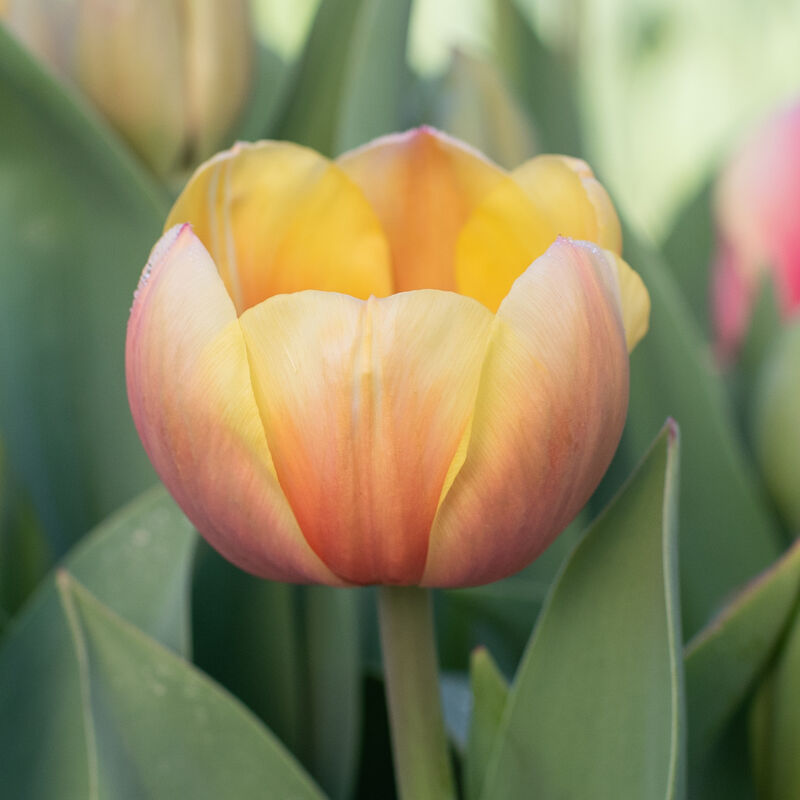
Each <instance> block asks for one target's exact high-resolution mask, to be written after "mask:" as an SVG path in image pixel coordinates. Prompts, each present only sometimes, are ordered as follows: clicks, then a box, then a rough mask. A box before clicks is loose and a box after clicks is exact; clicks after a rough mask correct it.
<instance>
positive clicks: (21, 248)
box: [0, 26, 166, 555]
mask: <svg viewBox="0 0 800 800" xmlns="http://www.w3.org/2000/svg"><path fill="white" fill-rule="evenodd" d="M0 119H2V124H0V173H2V175H3V180H2V181H0V252H2V253H3V257H2V259H0V284H2V287H3V289H2V291H1V292H0V341H2V342H3V346H2V347H0V374H1V375H3V376H4V379H3V380H2V381H0V435H2V438H3V441H4V444H5V446H6V455H7V458H8V460H9V462H10V463H11V465H12V467H13V469H14V470H15V472H16V473H17V475H18V476H19V479H20V481H21V483H22V484H23V486H24V488H25V489H26V490H27V491H28V492H29V493H30V496H31V498H32V501H33V503H34V507H35V510H36V513H37V515H38V517H39V518H40V519H41V521H42V524H43V526H44V528H45V531H46V533H47V535H48V538H49V539H50V541H51V542H52V547H53V550H54V551H55V554H56V555H60V554H62V553H63V552H64V551H65V550H66V549H67V547H68V545H69V544H70V543H71V542H72V541H74V539H75V538H77V537H78V536H79V535H81V534H83V533H84V532H85V531H86V530H87V528H89V527H90V526H91V525H92V524H94V523H95V522H97V521H98V520H99V519H101V518H102V517H104V516H105V515H106V514H108V513H110V512H111V511H112V510H113V509H114V508H116V507H117V506H118V505H119V504H120V503H122V502H124V501H125V500H128V499H129V498H130V497H131V496H132V495H134V494H136V493H137V492H139V491H141V490H142V489H144V488H145V487H146V486H148V485H149V484H152V482H153V480H154V475H153V473H152V470H151V468H150V465H149V463H148V461H147V458H146V456H145V454H144V451H143V450H142V447H141V445H140V443H139V440H138V437H137V435H136V431H135V430H134V427H133V424H132V422H131V419H130V414H129V412H128V407H127V401H126V396H125V380H124V364H123V352H124V347H123V344H124V340H125V325H126V320H127V317H128V309H129V308H130V303H131V297H132V292H133V289H134V288H135V286H136V282H137V278H138V274H139V272H140V271H141V269H142V267H143V266H144V263H145V261H146V260H147V254H148V251H149V249H150V247H151V246H152V245H153V243H154V242H155V240H156V239H157V238H158V235H159V232H160V227H161V222H162V220H163V219H164V216H165V212H166V198H165V197H164V196H163V195H162V193H161V191H160V190H159V189H157V188H156V187H154V186H153V185H151V184H150V183H149V179H148V178H147V177H146V175H145V173H144V172H143V171H142V169H141V168H140V167H139V165H138V163H137V162H135V161H134V160H133V157H132V156H130V155H129V153H128V151H126V150H125V149H124V147H123V145H121V144H120V142H119V141H118V140H117V139H116V138H115V136H114V135H113V134H112V133H111V132H110V130H109V129H107V128H106V127H104V125H103V124H102V123H101V122H100V121H99V120H96V119H95V118H94V117H92V116H91V112H89V111H88V110H86V109H83V108H82V107H81V106H80V105H79V101H78V100H77V99H75V98H74V97H72V96H71V95H70V94H68V93H67V91H66V90H65V89H63V88H62V87H60V86H59V85H58V84H57V83H56V82H55V80H54V79H53V78H52V77H51V76H50V75H49V74H47V73H45V71H44V70H43V69H42V68H41V67H40V66H39V65H38V64H37V63H36V62H34V61H33V59H32V58H31V57H30V56H29V55H28V54H27V52H25V51H24V50H23V49H22V48H21V46H20V45H19V44H17V42H16V41H15V40H14V39H13V38H12V37H11V36H10V35H9V34H8V33H7V32H6V31H5V29H3V28H2V26H0Z"/></svg>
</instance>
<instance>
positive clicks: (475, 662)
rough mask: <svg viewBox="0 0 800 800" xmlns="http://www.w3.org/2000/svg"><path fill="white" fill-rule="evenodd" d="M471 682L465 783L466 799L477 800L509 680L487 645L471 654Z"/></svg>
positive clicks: (503, 710) (495, 735)
mask: <svg viewBox="0 0 800 800" xmlns="http://www.w3.org/2000/svg"><path fill="white" fill-rule="evenodd" d="M470 682H471V685H472V719H471V720H470V726H469V738H468V739H467V754H466V775H465V785H466V795H467V800H478V798H479V797H480V796H481V789H482V788H483V781H484V779H485V777H486V767H487V766H488V764H489V759H490V758H491V755H492V751H493V750H494V745H495V741H496V739H497V737H498V733H499V732H500V725H501V722H502V719H503V713H504V712H505V709H506V702H507V701H508V681H506V679H505V678H504V677H503V675H502V674H501V672H500V670H499V669H498V668H497V665H496V664H495V663H494V660H493V659H492V657H491V655H490V654H489V651H488V650H487V649H486V648H485V647H479V648H478V649H477V650H475V651H474V652H473V653H472V659H471V660H470Z"/></svg>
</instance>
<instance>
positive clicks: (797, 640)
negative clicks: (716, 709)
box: [751, 606, 800, 800]
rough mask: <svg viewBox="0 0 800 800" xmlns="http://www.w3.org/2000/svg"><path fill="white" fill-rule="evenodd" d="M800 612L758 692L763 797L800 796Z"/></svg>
mask: <svg viewBox="0 0 800 800" xmlns="http://www.w3.org/2000/svg"><path fill="white" fill-rule="evenodd" d="M798 742H800V611H799V610H798V607H797V606H795V609H794V613H793V619H792V621H791V627H790V629H789V632H788V636H787V638H786V641H785V643H784V645H783V647H782V649H781V652H780V654H779V655H778V658H777V660H776V662H775V664H774V666H773V667H772V669H771V670H770V672H769V674H768V675H767V677H766V678H765V679H764V680H763V681H762V683H761V685H760V687H759V690H758V694H757V695H756V698H755V702H754V707H753V713H752V725H751V747H752V754H753V770H754V772H755V780H756V789H757V796H758V798H759V800H795V798H797V797H800V759H798V758H797V748H798Z"/></svg>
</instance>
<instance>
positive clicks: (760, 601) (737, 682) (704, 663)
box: [685, 542, 800, 798]
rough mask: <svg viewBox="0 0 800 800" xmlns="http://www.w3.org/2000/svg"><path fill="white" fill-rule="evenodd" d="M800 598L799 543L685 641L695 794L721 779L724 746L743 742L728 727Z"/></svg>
mask: <svg viewBox="0 0 800 800" xmlns="http://www.w3.org/2000/svg"><path fill="white" fill-rule="evenodd" d="M798 598H800V542H798V543H796V544H795V545H794V546H793V547H792V549H791V550H789V552H788V553H786V555H785V556H783V557H782V558H781V559H780V560H779V561H778V562H777V563H776V564H775V565H773V566H772V567H770V568H769V569H768V570H767V571H766V572H764V573H763V574H762V575H760V576H759V577H758V578H757V579H756V580H754V581H753V582H752V583H751V584H749V585H748V586H747V587H745V589H744V590H743V591H742V592H741V593H740V594H739V595H737V596H736V597H735V598H734V599H733V600H732V601H731V602H730V603H729V604H728V606H726V608H725V609H724V610H723V611H722V613H721V614H720V615H719V616H718V617H717V619H715V620H714V621H713V622H712V623H711V624H710V625H709V626H708V627H707V628H705V629H703V630H702V631H701V632H700V633H699V634H698V635H697V636H695V637H694V639H692V641H691V642H690V643H689V645H688V646H687V648H686V652H685V663H686V698H687V707H688V718H689V737H688V742H689V784H690V790H691V791H690V795H691V797H697V798H705V797H706V796H707V791H706V790H705V788H704V787H705V786H711V785H713V784H715V783H717V781H718V777H717V776H718V772H719V770H718V769H717V767H716V765H717V763H718V761H719V760H720V758H721V757H722V754H723V753H724V751H725V750H729V749H730V748H731V747H740V746H741V745H740V743H739V742H738V741H737V740H736V739H735V738H734V735H733V734H732V733H730V732H729V731H728V730H727V729H728V728H729V726H730V724H731V721H732V720H733V719H734V718H735V716H736V714H737V712H738V711H739V710H740V709H741V707H742V704H743V703H744V701H745V699H746V697H747V695H748V694H749V692H750V691H752V689H753V688H754V686H755V683H756V681H757V680H758V678H759V676H760V675H761V674H762V673H763V671H764V670H765V668H766V667H767V665H768V663H769V661H770V659H771V658H772V656H773V655H774V652H775V649H776V647H777V645H778V642H779V640H780V637H781V635H782V634H783V633H784V631H785V629H786V626H787V623H788V622H789V619H790V617H791V614H792V611H793V609H794V608H795V605H796V603H797V600H798ZM726 736H727V741H725V737H726ZM735 760H736V759H735V758H731V759H730V761H731V762H733V761H735ZM725 771H727V770H725ZM709 773H710V775H711V776H712V777H711V778H709Z"/></svg>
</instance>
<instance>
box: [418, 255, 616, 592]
mask: <svg viewBox="0 0 800 800" xmlns="http://www.w3.org/2000/svg"><path fill="white" fill-rule="evenodd" d="M617 275H618V272H617V269H616V265H615V264H614V263H613V262H612V258H611V256H609V255H608V254H605V253H604V252H603V251H601V250H599V249H598V248H597V247H594V246H593V245H591V244H588V243H586V242H571V241H569V240H565V239H559V240H558V241H557V242H556V243H555V244H553V245H552V246H551V247H550V248H549V249H548V251H547V252H546V253H545V255H544V256H542V257H540V258H539V259H537V260H536V261H535V262H534V263H533V264H532V265H531V266H530V268H529V269H528V270H526V271H525V273H524V274H523V275H522V276H521V277H520V278H519V279H518V280H517V281H516V282H515V283H514V286H513V288H512V290H511V292H510V293H509V295H508V297H506V299H505V300H504V301H503V302H502V304H501V306H500V309H499V311H498V313H497V323H496V325H495V327H494V330H493V334H492V339H491V342H490V344H489V347H488V350H487V355H486V360H485V362H484V366H483V372H482V374H481V379H480V386H479V389H478V395H477V399H476V404H475V411H474V415H473V418H472V425H471V429H470V430H469V433H468V442H467V443H466V445H465V446H464V447H462V448H461V449H460V451H459V459H460V460H462V462H463V463H461V464H458V463H456V464H455V465H454V467H453V468H451V474H452V473H454V472H455V473H457V474H455V476H454V479H453V480H452V485H451V486H450V488H449V491H447V493H446V495H445V496H444V497H443V499H442V502H441V504H440V507H439V510H438V513H437V516H436V520H435V522H434V526H433V530H432V533H431V540H430V546H429V551H428V559H427V563H426V566H425V573H424V576H423V578H422V581H421V583H422V585H425V586H463V585H471V584H481V583H487V582H489V581H493V580H497V579H499V578H503V577H505V576H507V575H510V574H511V573H513V572H516V571H517V570H519V569H521V568H522V567H524V566H525V565H526V564H527V563H529V562H530V561H531V560H533V559H534V558H535V557H536V556H537V555H539V554H540V553H541V552H542V551H543V550H544V549H545V548H546V547H547V546H548V545H549V544H550V542H551V541H552V540H553V539H554V538H555V536H556V535H557V534H558V533H559V532H560V531H561V530H562V529H563V528H564V527H565V526H566V525H567V524H568V523H569V522H570V520H571V519H572V518H573V517H574V515H575V514H576V513H577V512H578V511H579V510H580V508H581V507H582V506H583V505H584V504H585V502H586V501H587V500H588V498H589V496H590V495H591V493H592V491H593V490H594V488H595V487H596V485H597V483H598V482H599V480H600V478H601V476H602V475H603V473H604V472H605V470H606V468H607V467H608V464H609V462H610V460H611V457H612V455H613V453H614V450H615V449H616V446H617V443H618V441H619V438H620V435H621V433H622V427H623V424H624V421H625V414H626V410H627V402H628V354H627V350H626V344H625V334H624V330H623V326H622V309H621V306H620V289H619V284H618V277H617Z"/></svg>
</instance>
